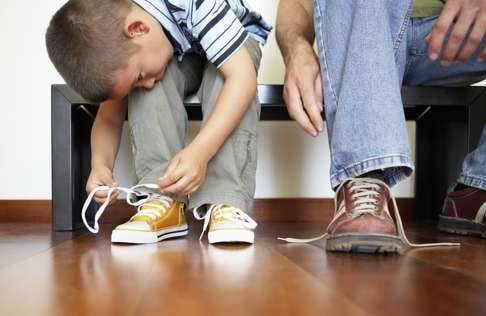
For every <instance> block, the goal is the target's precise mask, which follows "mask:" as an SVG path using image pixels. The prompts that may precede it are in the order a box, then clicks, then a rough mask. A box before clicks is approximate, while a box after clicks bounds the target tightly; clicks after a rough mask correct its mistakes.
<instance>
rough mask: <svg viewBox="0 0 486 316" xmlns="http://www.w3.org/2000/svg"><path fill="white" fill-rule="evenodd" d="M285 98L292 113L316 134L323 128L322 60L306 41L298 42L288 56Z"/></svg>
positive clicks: (301, 124) (308, 129)
mask: <svg viewBox="0 0 486 316" xmlns="http://www.w3.org/2000/svg"><path fill="white" fill-rule="evenodd" d="M285 64H286V73H285V81H284V90H283V98H284V101H285V104H286V105H287V109H288V112H289V115H290V117H292V118H293V119H294V120H295V121H297V123H299V125H300V126H302V128H303V129H304V130H305V131H306V132H307V133H309V134H311V135H312V136H317V135H318V133H319V132H322V129H323V125H324V122H323V120H322V117H321V112H322V110H323V96H322V79H321V73H320V67H319V61H318V59H317V56H316V54H315V52H314V50H313V48H312V46H311V45H310V44H309V43H308V42H306V41H300V42H297V43H295V46H294V47H293V48H292V51H291V52H290V53H289V54H288V56H287V58H286V60H285Z"/></svg>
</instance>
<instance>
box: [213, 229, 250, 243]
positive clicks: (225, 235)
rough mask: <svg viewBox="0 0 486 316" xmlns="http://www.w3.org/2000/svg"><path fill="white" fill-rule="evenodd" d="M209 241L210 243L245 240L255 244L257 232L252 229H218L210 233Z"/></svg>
mask: <svg viewBox="0 0 486 316" xmlns="http://www.w3.org/2000/svg"><path fill="white" fill-rule="evenodd" d="M208 241H209V243H210V244H215V243H223V242H225V243H232V242H234V243H237V242H244V243H249V244H253V242H254V241H255V234H254V233H253V231H251V230H243V229H242V230H230V229H228V230H225V229H222V230H216V231H210V232H209V233H208Z"/></svg>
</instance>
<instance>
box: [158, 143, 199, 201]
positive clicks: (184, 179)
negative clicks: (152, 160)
mask: <svg viewBox="0 0 486 316" xmlns="http://www.w3.org/2000/svg"><path fill="white" fill-rule="evenodd" d="M207 165H208V159H206V158H205V157H204V155H202V154H201V151H198V150H195V149H194V148H191V146H190V145H189V146H188V147H186V148H185V149H183V150H181V151H180V152H179V153H178V154H177V155H175V157H174V158H173V159H172V160H171V162H170V163H169V166H168V167H167V170H166V171H165V174H164V175H163V176H162V177H161V178H160V179H159V186H160V191H161V192H162V193H172V194H178V195H188V194H191V193H193V192H194V191H196V190H197V189H199V187H200V186H201V184H202V183H203V181H204V177H205V175H206V167H207Z"/></svg>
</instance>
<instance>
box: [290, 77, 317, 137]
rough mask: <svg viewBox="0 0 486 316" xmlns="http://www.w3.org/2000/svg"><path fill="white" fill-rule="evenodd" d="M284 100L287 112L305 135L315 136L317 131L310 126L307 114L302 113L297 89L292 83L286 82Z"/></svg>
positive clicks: (302, 109)
mask: <svg viewBox="0 0 486 316" xmlns="http://www.w3.org/2000/svg"><path fill="white" fill-rule="evenodd" d="M284 100H285V103H286V104H287V110H288V112H289V115H290V117H291V118H293V119H294V120H295V121H296V122H297V123H298V124H299V125H300V126H301V127H302V128H303V129H304V130H305V131H306V132H307V133H309V134H311V135H312V136H317V130H316V129H315V128H314V126H313V125H312V123H311V121H310V119H309V117H308V116H307V113H306V112H305V111H304V107H303V105H302V101H301V98H300V93H299V89H298V88H297V86H296V85H295V84H294V83H293V82H286V84H285V86H284Z"/></svg>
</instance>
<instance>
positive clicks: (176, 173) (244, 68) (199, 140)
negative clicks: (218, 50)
mask: <svg viewBox="0 0 486 316" xmlns="http://www.w3.org/2000/svg"><path fill="white" fill-rule="evenodd" d="M219 69H220V71H221V73H222V75H223V77H224V85H223V88H222V90H221V93H220V95H219V96H218V99H217V101H216V104H215V106H214V108H213V110H212V112H211V114H210V116H209V118H208V120H207V122H206V124H205V125H204V127H203V128H202V129H201V131H200V132H199V134H198V135H197V136H196V137H195V138H194V140H193V141H192V142H191V143H190V144H189V145H188V146H187V147H186V148H185V149H184V150H182V151H181V152H179V153H178V154H177V155H176V156H175V157H174V158H173V159H172V161H171V162H170V164H169V166H168V168H167V170H166V172H165V174H164V176H163V177H162V178H161V179H160V182H159V185H160V188H161V190H162V191H163V192H167V193H177V194H190V193H192V192H194V191H196V190H197V189H198V188H199V186H200V185H201V183H202V181H203V180H204V175H205V172H206V165H207V163H208V162H209V160H211V158H212V157H213V156H214V155H215V154H216V153H217V152H218V150H219V149H220V148H221V146H222V145H223V143H224V142H225V141H226V139H227V138H228V137H229V135H230V134H231V133H232V131H233V130H234V129H235V127H236V126H237V125H238V124H239V123H240V121H241V119H242V118H243V116H244V115H245V113H246V111H247V110H248V107H249V106H250V104H251V101H252V100H253V98H254V97H255V94H256V87H257V79H256V71H255V68H254V65H253V62H252V60H251V57H250V55H249V54H248V52H247V50H246V48H245V47H244V46H241V47H240V48H239V49H238V51H237V52H236V53H235V54H234V55H233V56H231V57H230V58H229V59H228V60H227V61H226V62H225V63H224V64H223V65H222V66H221V67H220V68H219Z"/></svg>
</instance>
